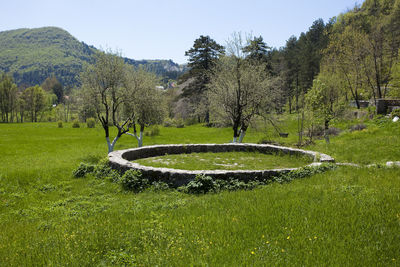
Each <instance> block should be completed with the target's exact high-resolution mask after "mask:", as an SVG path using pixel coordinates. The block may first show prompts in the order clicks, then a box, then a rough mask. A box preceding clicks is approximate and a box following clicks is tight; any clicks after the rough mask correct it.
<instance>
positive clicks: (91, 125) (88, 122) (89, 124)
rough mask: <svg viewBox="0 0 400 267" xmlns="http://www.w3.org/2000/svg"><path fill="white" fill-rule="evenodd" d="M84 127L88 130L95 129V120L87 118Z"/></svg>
mask: <svg viewBox="0 0 400 267" xmlns="http://www.w3.org/2000/svg"><path fill="white" fill-rule="evenodd" d="M86 125H87V127H88V128H94V127H96V120H95V119H94V118H89V119H87V120H86Z"/></svg>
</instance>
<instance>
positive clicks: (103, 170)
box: [93, 158, 121, 183]
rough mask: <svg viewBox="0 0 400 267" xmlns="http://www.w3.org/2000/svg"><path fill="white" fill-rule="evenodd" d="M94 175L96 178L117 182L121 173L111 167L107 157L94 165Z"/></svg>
mask: <svg viewBox="0 0 400 267" xmlns="http://www.w3.org/2000/svg"><path fill="white" fill-rule="evenodd" d="M93 173H94V177H95V178H97V179H107V180H109V181H111V182H113V183H118V182H119V181H120V180H121V175H120V174H119V172H118V171H116V170H113V169H111V167H110V163H109V161H108V158H104V159H102V160H100V161H99V163H97V165H96V166H94V170H93Z"/></svg>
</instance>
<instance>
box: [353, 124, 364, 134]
mask: <svg viewBox="0 0 400 267" xmlns="http://www.w3.org/2000/svg"><path fill="white" fill-rule="evenodd" d="M366 128H367V126H366V125H365V124H363V123H361V124H356V125H351V126H350V131H351V132H354V131H361V130H364V129H366Z"/></svg>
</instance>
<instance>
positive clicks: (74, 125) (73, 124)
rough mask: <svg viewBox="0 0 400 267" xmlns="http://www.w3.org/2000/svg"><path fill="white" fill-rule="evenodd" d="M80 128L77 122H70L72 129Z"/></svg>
mask: <svg viewBox="0 0 400 267" xmlns="http://www.w3.org/2000/svg"><path fill="white" fill-rule="evenodd" d="M80 127H81V125H80V124H79V121H77V120H74V121H73V122H72V128H80Z"/></svg>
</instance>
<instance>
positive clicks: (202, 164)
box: [133, 152, 312, 170]
mask: <svg viewBox="0 0 400 267" xmlns="http://www.w3.org/2000/svg"><path fill="white" fill-rule="evenodd" d="M133 162H135V163H139V164H141V165H144V166H152V167H163V168H171V169H183V170H267V169H281V168H296V167H301V166H305V165H307V164H310V163H311V162H312V159H310V158H307V157H300V156H290V155H284V154H263V153H257V152H221V153H212V152H209V153H191V154H178V155H165V156H159V157H151V158H145V159H139V160H135V161H133Z"/></svg>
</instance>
